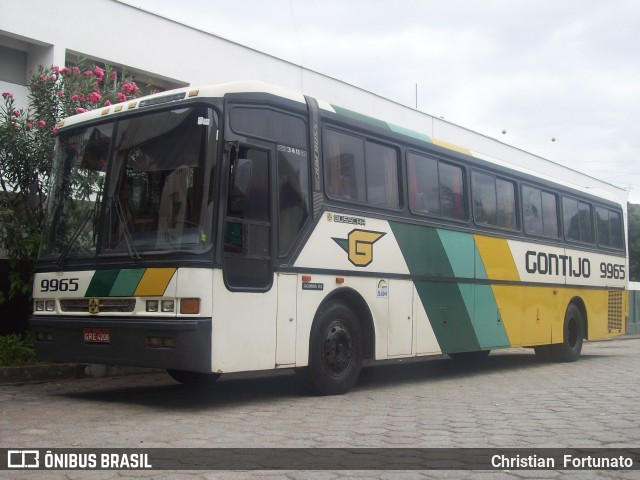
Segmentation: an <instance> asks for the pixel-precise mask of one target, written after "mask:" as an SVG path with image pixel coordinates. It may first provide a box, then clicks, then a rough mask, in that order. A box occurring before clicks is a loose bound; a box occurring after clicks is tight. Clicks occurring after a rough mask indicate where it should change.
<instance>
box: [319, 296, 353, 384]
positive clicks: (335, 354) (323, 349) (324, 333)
mask: <svg viewBox="0 0 640 480" xmlns="http://www.w3.org/2000/svg"><path fill="white" fill-rule="evenodd" d="M363 352H364V343H363V337H362V330H361V328H360V324H359V323H358V319H357V318H356V315H355V314H354V313H353V311H352V310H351V309H350V308H349V307H347V306H346V305H345V304H344V303H342V302H337V301H334V302H331V303H329V304H328V305H327V306H326V307H325V308H324V309H323V310H322V311H321V312H319V313H318V315H317V317H316V319H315V320H314V322H313V326H312V327H311V341H310V344H309V366H308V368H307V379H308V382H309V384H310V387H311V389H312V390H313V391H315V392H316V393H318V394H320V395H340V394H342V393H346V392H347V391H349V389H350V388H351V387H352V386H353V385H354V384H355V383H356V381H357V380H358V376H359V375H360V370H361V369H362V358H363Z"/></svg>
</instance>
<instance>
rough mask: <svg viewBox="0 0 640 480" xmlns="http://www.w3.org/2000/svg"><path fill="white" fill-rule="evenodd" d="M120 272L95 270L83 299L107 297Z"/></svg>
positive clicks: (117, 270)
mask: <svg viewBox="0 0 640 480" xmlns="http://www.w3.org/2000/svg"><path fill="white" fill-rule="evenodd" d="M119 274H120V270H119V269H116V270H97V271H96V273H94V274H93V278H92V279H91V282H90V283H89V287H88V288H87V292H86V293H85V294H84V296H85V297H108V296H109V292H111V289H112V288H113V284H114V282H115V281H116V278H118V275H119Z"/></svg>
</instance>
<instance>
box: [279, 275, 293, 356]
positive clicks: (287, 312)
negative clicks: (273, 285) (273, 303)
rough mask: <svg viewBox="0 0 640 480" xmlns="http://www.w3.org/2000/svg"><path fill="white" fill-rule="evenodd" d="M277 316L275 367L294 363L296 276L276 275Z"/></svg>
mask: <svg viewBox="0 0 640 480" xmlns="http://www.w3.org/2000/svg"><path fill="white" fill-rule="evenodd" d="M277 281H278V315H277V320H276V367H280V366H284V365H293V364H294V363H295V361H296V286H297V284H298V276H297V275H287V274H283V273H278V278H277Z"/></svg>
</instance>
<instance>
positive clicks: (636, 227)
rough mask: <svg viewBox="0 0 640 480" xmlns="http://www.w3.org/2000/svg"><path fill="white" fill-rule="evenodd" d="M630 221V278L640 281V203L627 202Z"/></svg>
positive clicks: (633, 280)
mask: <svg viewBox="0 0 640 480" xmlns="http://www.w3.org/2000/svg"><path fill="white" fill-rule="evenodd" d="M627 215H628V222H629V231H628V239H629V240H628V241H629V280H631V281H632V282H638V281H640V205H634V204H632V203H628V204H627Z"/></svg>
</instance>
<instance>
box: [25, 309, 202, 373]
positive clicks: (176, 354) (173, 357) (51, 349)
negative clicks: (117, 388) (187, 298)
mask: <svg viewBox="0 0 640 480" xmlns="http://www.w3.org/2000/svg"><path fill="white" fill-rule="evenodd" d="M29 323H30V325H31V329H32V331H33V337H34V340H35V349H36V354H37V356H38V358H39V359H40V360H49V361H56V362H79V363H102V364H107V365H129V366H137V367H149V368H167V369H174V370H187V371H193V372H205V373H209V372H211V318H172V319H167V318H144V319H140V318H124V317H106V316H105V317H91V318H87V317H60V316H55V317H53V316H33V317H31V319H30V321H29Z"/></svg>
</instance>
